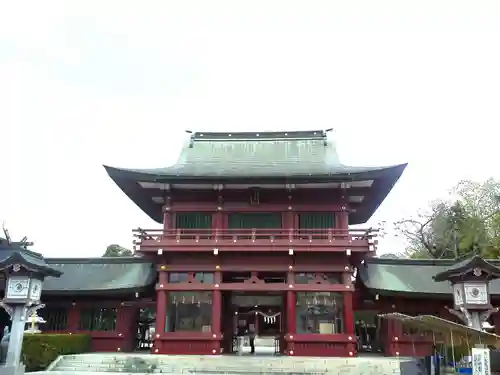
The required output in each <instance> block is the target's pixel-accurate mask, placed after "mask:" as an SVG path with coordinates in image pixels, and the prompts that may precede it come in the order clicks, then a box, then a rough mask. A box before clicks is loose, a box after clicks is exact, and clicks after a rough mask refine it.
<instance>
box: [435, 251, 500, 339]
mask: <svg viewBox="0 0 500 375" xmlns="http://www.w3.org/2000/svg"><path fill="white" fill-rule="evenodd" d="M498 278H500V268H498V267H496V266H495V265H493V264H491V263H489V262H487V261H486V260H484V259H483V258H481V257H479V256H477V255H474V256H473V257H470V258H467V259H464V260H462V261H460V262H458V263H457V264H455V265H453V266H452V267H450V268H448V269H447V270H446V271H443V272H441V273H439V274H437V275H436V276H434V280H435V281H438V282H439V281H449V282H450V283H451V287H452V290H453V302H454V307H453V309H449V311H450V312H451V313H453V314H454V315H456V316H458V317H459V318H460V319H461V320H462V321H463V322H464V323H465V324H466V325H467V326H468V327H471V328H474V329H477V330H480V331H482V330H483V326H484V323H485V322H486V321H487V320H488V318H489V317H490V315H491V314H492V313H495V312H497V311H498V308H493V306H492V305H491V302H490V293H489V284H490V281H491V280H495V279H498Z"/></svg>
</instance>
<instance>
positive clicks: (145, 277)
mask: <svg viewBox="0 0 500 375" xmlns="http://www.w3.org/2000/svg"><path fill="white" fill-rule="evenodd" d="M46 261H47V263H48V264H50V265H51V266H53V267H54V268H55V269H57V270H60V271H62V272H64V273H63V275H62V276H61V277H60V278H47V279H45V281H44V284H43V291H44V293H49V294H64V293H68V294H92V293H102V292H109V293H120V292H135V291H138V290H140V289H143V288H145V287H148V286H151V285H152V284H153V283H154V282H155V278H156V271H155V268H154V266H153V264H152V263H150V262H146V261H144V260H143V259H140V258H132V257H130V258H129V257H120V258H85V259H82V258H74V259H73V258H62V259H59V258H48V259H46Z"/></svg>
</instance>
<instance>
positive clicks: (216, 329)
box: [212, 271, 222, 354]
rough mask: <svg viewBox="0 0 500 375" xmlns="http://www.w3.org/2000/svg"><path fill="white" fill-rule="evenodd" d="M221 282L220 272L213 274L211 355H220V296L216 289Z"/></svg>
mask: <svg viewBox="0 0 500 375" xmlns="http://www.w3.org/2000/svg"><path fill="white" fill-rule="evenodd" d="M221 281H222V276H221V273H220V271H216V272H215V274H214V290H213V292H212V334H213V339H214V340H213V348H212V354H220V343H221V320H222V311H221V310H222V296H221V291H220V290H219V289H218V288H219V285H220V283H221Z"/></svg>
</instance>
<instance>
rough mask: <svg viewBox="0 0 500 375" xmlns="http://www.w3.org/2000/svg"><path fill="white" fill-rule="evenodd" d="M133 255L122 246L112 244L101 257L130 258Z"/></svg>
mask: <svg viewBox="0 0 500 375" xmlns="http://www.w3.org/2000/svg"><path fill="white" fill-rule="evenodd" d="M132 255H134V253H133V252H132V250H129V249H126V248H124V247H123V246H120V245H117V244H113V245H109V246H108V247H107V248H106V251H105V252H104V254H103V257H130V256H132Z"/></svg>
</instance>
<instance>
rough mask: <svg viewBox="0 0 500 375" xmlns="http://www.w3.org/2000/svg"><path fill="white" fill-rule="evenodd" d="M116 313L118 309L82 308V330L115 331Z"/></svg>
mask: <svg viewBox="0 0 500 375" xmlns="http://www.w3.org/2000/svg"><path fill="white" fill-rule="evenodd" d="M116 315H117V310H116V309H110V308H103V309H82V310H80V325H79V327H80V330H82V331H115V330H116Z"/></svg>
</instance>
